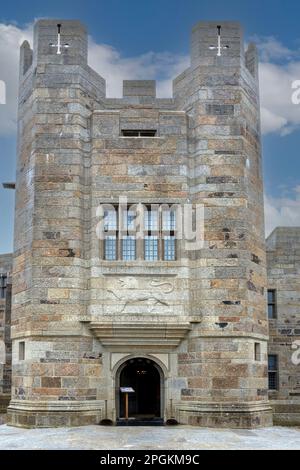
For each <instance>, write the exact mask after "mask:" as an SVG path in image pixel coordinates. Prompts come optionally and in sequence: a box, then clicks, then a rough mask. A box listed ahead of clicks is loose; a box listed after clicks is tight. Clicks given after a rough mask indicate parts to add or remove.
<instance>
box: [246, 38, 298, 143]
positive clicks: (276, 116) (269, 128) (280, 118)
mask: <svg viewBox="0 0 300 470" xmlns="http://www.w3.org/2000/svg"><path fill="white" fill-rule="evenodd" d="M255 39H256V43H257V45H258V49H259V51H260V57H261V63H260V67H259V80H260V99H261V121H262V132H263V134H268V133H271V132H275V133H279V134H280V135H282V136H285V135H288V134H290V133H291V132H293V131H294V130H297V129H299V128H300V105H295V104H293V103H292V93H293V90H292V83H293V81H294V80H300V59H299V57H300V51H298V50H295V51H293V50H290V49H288V48H287V47H285V46H284V45H282V44H281V43H280V42H279V41H277V40H276V39H275V38H272V37H267V38H255ZM278 61H279V62H278Z"/></svg>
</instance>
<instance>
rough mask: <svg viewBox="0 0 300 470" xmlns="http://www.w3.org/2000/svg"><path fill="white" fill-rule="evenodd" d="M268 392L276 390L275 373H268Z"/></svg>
mask: <svg viewBox="0 0 300 470" xmlns="http://www.w3.org/2000/svg"><path fill="white" fill-rule="evenodd" d="M269 390H277V372H269Z"/></svg>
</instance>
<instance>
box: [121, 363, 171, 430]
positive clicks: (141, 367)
mask: <svg viewBox="0 0 300 470" xmlns="http://www.w3.org/2000/svg"><path fill="white" fill-rule="evenodd" d="M121 387H132V388H133V390H134V392H133V393H130V394H129V400H128V402H129V403H128V404H129V422H126V424H133V425H134V424H135V425H137V424H162V423H163V410H164V373H163V371H162V369H161V367H160V366H159V365H158V364H157V363H156V362H154V361H153V360H151V359H150V358H147V357H131V358H129V359H127V360H126V361H125V362H124V363H123V364H121V366H120V367H119V368H118V370H117V372H116V408H117V409H116V412H117V424H125V397H124V393H122V392H121V390H120V389H121Z"/></svg>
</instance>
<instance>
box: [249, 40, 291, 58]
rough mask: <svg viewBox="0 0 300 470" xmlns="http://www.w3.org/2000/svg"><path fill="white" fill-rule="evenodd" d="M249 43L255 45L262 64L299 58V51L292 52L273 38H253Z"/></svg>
mask: <svg viewBox="0 0 300 470" xmlns="http://www.w3.org/2000/svg"><path fill="white" fill-rule="evenodd" d="M251 41H253V42H255V44H256V45H257V47H258V49H259V52H260V57H261V60H262V62H270V61H271V60H273V61H276V60H280V59H284V60H286V61H287V60H291V59H293V58H294V57H297V56H300V51H297V50H296V51H292V50H290V49H289V48H288V47H286V46H284V45H283V44H282V43H281V42H280V41H278V40H277V39H276V38H274V37H273V36H265V37H261V36H253V37H252V38H251Z"/></svg>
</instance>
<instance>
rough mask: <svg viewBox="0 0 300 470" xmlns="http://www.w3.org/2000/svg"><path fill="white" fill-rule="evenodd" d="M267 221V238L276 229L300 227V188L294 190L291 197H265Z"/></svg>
mask: <svg viewBox="0 0 300 470" xmlns="http://www.w3.org/2000/svg"><path fill="white" fill-rule="evenodd" d="M265 221H266V223H265V226H266V235H267V236H268V235H269V234H270V233H271V232H272V230H274V228H275V227H279V226H280V227H283V226H284V227H295V226H298V227H299V226H300V186H296V187H295V188H294V189H293V194H292V196H291V197H281V198H274V197H271V196H265Z"/></svg>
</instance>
